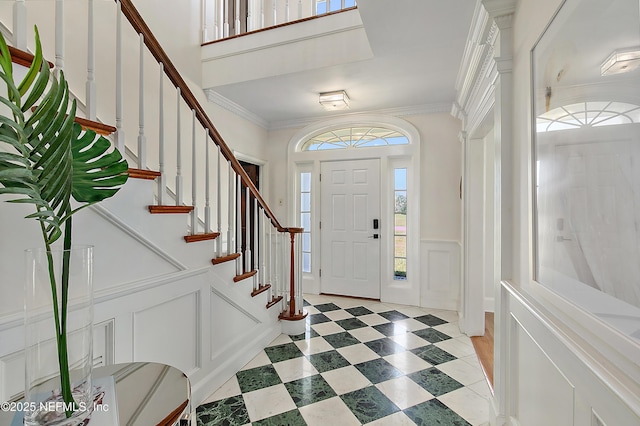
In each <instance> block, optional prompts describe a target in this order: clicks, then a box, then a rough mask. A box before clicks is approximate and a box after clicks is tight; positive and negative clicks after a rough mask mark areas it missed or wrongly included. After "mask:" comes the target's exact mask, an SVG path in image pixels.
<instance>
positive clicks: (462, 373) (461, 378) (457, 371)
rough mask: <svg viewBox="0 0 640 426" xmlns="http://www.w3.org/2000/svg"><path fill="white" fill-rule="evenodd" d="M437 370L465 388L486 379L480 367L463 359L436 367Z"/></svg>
mask: <svg viewBox="0 0 640 426" xmlns="http://www.w3.org/2000/svg"><path fill="white" fill-rule="evenodd" d="M436 368H438V370H440V371H442V372H444V373H445V374H447V375H448V376H450V377H451V378H453V379H454V380H457V381H458V382H460V383H462V384H463V385H465V386H468V385H471V384H473V383H476V382H478V381H480V380H482V379H484V374H483V373H482V370H480V368H479V367H473V366H471V365H469V364H468V363H466V362H464V361H462V360H461V359H456V360H454V361H449V362H445V363H444V364H439V365H436Z"/></svg>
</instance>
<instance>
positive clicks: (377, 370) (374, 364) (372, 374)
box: [355, 358, 403, 385]
mask: <svg viewBox="0 0 640 426" xmlns="http://www.w3.org/2000/svg"><path fill="white" fill-rule="evenodd" d="M355 367H356V368H357V369H358V371H360V372H361V373H362V375H363V376H365V377H366V378H367V379H369V381H370V382H371V383H373V384H374V385H375V384H378V383H382V382H385V381H387V380H391V379H393V378H396V377H400V376H402V375H403V373H402V371H400V370H398V369H397V368H395V367H394V366H393V365H391V364H390V363H389V362H387V361H386V360H384V359H382V358H378V359H374V360H372V361H367V362H363V363H361V364H356V365H355Z"/></svg>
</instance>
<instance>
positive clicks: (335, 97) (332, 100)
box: [319, 90, 349, 111]
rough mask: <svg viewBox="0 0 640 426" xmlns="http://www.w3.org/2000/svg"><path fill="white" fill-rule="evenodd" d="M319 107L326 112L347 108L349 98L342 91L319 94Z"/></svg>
mask: <svg viewBox="0 0 640 426" xmlns="http://www.w3.org/2000/svg"><path fill="white" fill-rule="evenodd" d="M319 102H320V105H322V107H323V108H324V109H325V110H327V111H335V110H340V109H347V108H349V96H347V92H345V91H344V90H338V91H335V92H325V93H320V99H319Z"/></svg>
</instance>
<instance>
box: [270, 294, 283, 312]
mask: <svg viewBox="0 0 640 426" xmlns="http://www.w3.org/2000/svg"><path fill="white" fill-rule="evenodd" d="M281 300H282V296H278V297H273V298H272V299H271V302H269V303H267V309H269V308H270V307H272V306H275V305H277V304H278V302H279V301H281Z"/></svg>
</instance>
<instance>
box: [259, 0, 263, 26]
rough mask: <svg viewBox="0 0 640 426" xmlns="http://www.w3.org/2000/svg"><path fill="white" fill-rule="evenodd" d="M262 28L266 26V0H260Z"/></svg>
mask: <svg viewBox="0 0 640 426" xmlns="http://www.w3.org/2000/svg"><path fill="white" fill-rule="evenodd" d="M260 28H261V29H262V28H264V0H260Z"/></svg>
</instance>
